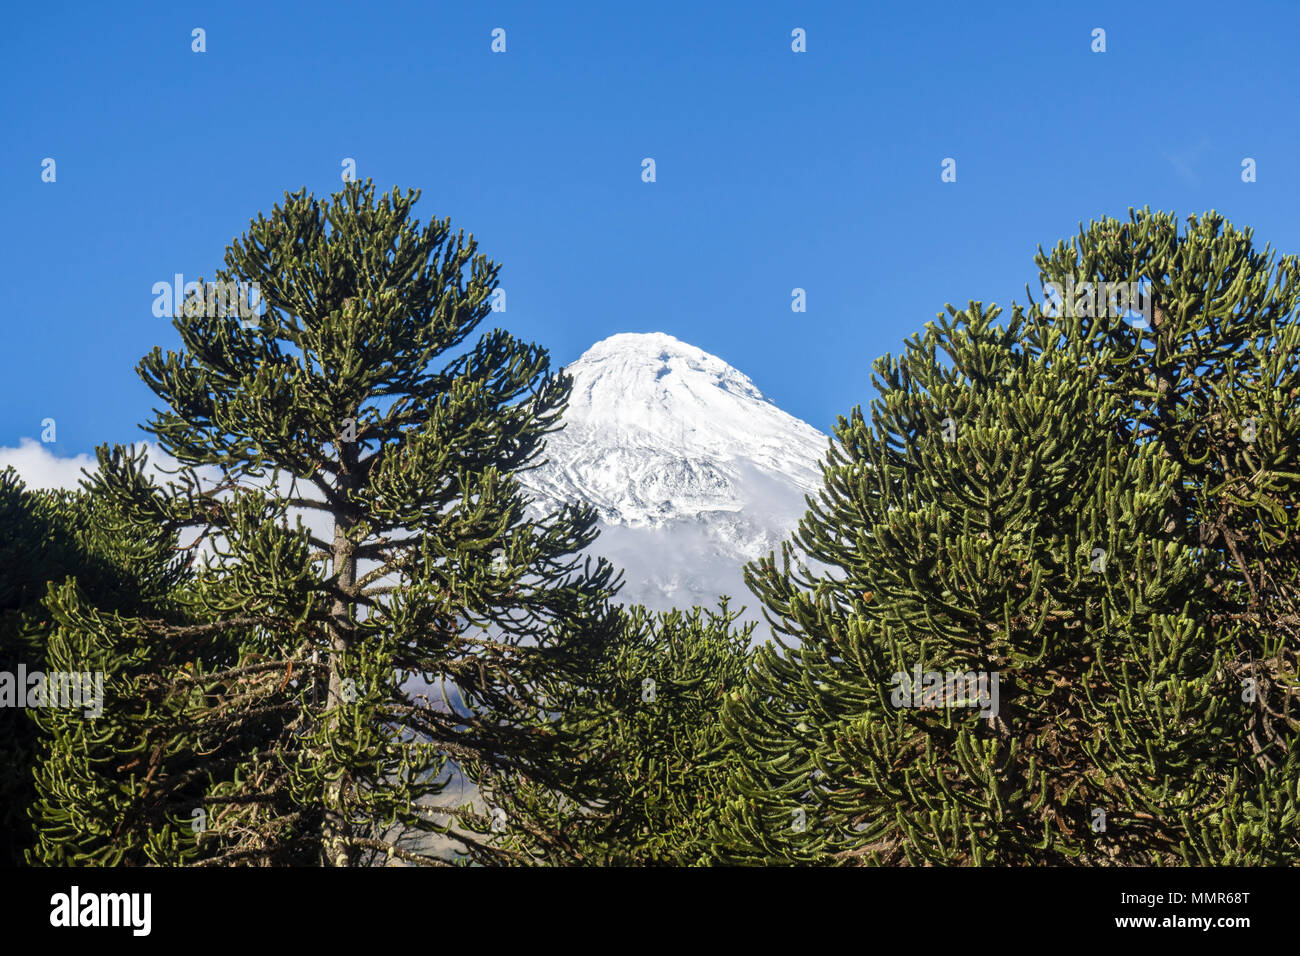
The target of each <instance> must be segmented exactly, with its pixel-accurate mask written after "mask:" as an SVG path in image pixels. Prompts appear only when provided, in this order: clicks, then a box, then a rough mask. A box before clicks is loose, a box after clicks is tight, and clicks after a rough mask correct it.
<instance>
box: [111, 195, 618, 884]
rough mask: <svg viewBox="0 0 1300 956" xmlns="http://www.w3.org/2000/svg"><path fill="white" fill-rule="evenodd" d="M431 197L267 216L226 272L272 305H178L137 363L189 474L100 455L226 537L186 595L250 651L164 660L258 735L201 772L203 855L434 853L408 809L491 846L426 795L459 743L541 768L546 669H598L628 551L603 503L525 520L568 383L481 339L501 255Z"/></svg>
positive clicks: (166, 527) (148, 494)
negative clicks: (434, 217)
mask: <svg viewBox="0 0 1300 956" xmlns="http://www.w3.org/2000/svg"><path fill="white" fill-rule="evenodd" d="M418 197H419V193H418V192H416V191H411V192H408V193H406V194H405V195H401V194H399V193H398V192H397V191H393V192H392V193H391V194H388V195H384V196H382V197H379V198H378V199H376V197H375V194H374V187H373V185H371V184H370V183H368V182H367V183H365V184H358V183H350V184H348V185H347V187H346V188H345V189H344V190H342V191H341V192H340V193H337V194H335V195H334V196H333V197H331V198H330V199H329V200H328V201H320V200H317V199H315V198H314V197H312V196H310V195H307V194H306V191H305V190H303V191H301V192H299V193H296V194H291V195H287V196H286V199H285V202H284V205H283V206H282V207H281V206H276V207H275V209H274V210H273V211H272V214H271V215H270V216H269V217H266V216H262V215H259V216H258V217H257V219H255V220H254V221H253V222H252V223H251V225H250V228H249V230H248V232H247V233H246V234H245V235H244V236H242V237H240V238H238V239H236V240H235V241H234V242H232V243H231V245H230V246H229V247H228V249H227V252H226V256H225V266H226V268H225V269H223V270H222V271H220V272H219V273H218V275H217V280H218V286H219V287H225V288H231V287H232V285H231V284H232V283H233V284H234V285H235V286H237V287H238V288H240V289H241V290H247V289H256V290H257V292H259V293H260V299H261V302H262V303H264V305H265V311H264V313H263V314H261V315H260V316H259V317H258V318H257V320H255V321H254V320H250V317H249V316H247V315H240V314H239V313H238V312H237V311H235V310H234V309H232V308H231V307H230V306H229V303H226V305H225V306H218V307H215V308H214V306H213V299H212V298H211V297H205V296H203V295H202V294H200V295H198V296H196V297H195V298H194V299H192V300H191V302H189V303H187V307H186V308H184V309H182V310H181V314H179V315H178V316H177V318H176V319H175V322H174V325H175V326H176V328H177V330H178V331H179V333H180V336H181V341H182V346H183V348H182V351H180V352H179V353H176V352H168V353H163V352H162V350H161V349H157V348H155V349H154V350H153V351H152V352H151V353H150V354H149V355H147V356H146V357H145V358H144V359H143V360H142V361H141V363H140V365H139V372H140V375H141V377H142V378H143V379H144V381H145V382H146V383H147V384H148V385H149V386H150V388H151V389H152V390H153V391H154V392H155V394H156V395H158V397H159V398H160V399H161V400H162V401H163V403H164V407H163V408H162V409H161V410H157V411H156V413H155V417H154V418H153V420H152V421H151V422H150V424H149V425H148V426H147V430H148V431H149V432H151V433H152V434H153V435H155V436H156V438H157V441H158V444H159V446H160V447H161V448H162V449H163V450H164V451H165V452H167V453H168V454H170V455H171V456H173V457H174V458H175V459H176V460H177V461H178V462H179V463H180V469H179V471H178V472H176V474H177V475H178V476H179V477H178V478H177V479H175V480H170V481H168V483H167V485H166V487H165V488H158V487H156V486H153V485H152V484H151V483H147V482H143V481H141V480H140V479H139V476H138V475H137V474H135V472H134V471H133V469H134V468H135V467H136V466H135V465H133V464H132V462H133V461H134V460H135V459H134V458H133V456H131V455H128V454H123V453H121V452H120V451H118V452H116V453H114V454H108V453H107V452H106V451H102V452H101V455H100V463H101V469H100V474H99V477H98V481H99V485H98V492H99V493H100V494H103V495H105V496H107V497H108V498H109V499H110V500H112V501H113V503H114V506H115V507H117V508H119V509H120V510H121V511H122V512H123V513H124V514H126V515H128V516H130V517H131V518H132V519H133V520H148V521H151V522H153V523H154V524H155V525H156V526H157V527H158V528H160V529H161V530H163V531H165V532H167V533H172V532H177V533H180V532H184V533H185V534H187V535H191V536H193V535H197V538H198V540H197V541H195V545H197V544H198V543H199V542H203V543H204V544H205V546H207V547H209V548H210V549H211V551H212V555H211V560H210V561H209V562H208V563H207V567H206V568H205V569H204V571H203V572H202V573H201V574H200V575H199V578H198V581H197V582H196V584H195V586H194V587H193V588H192V589H191V590H190V591H189V592H188V594H187V602H188V603H187V610H188V612H189V613H190V614H191V615H192V619H193V620H195V621H199V622H202V625H201V626H202V627H203V629H204V631H203V633H205V634H209V633H214V632H215V631H216V630H218V629H224V630H225V631H226V632H227V633H228V634H230V635H232V637H231V638H230V640H229V641H228V642H227V644H226V645H224V648H225V649H226V650H229V649H230V648H232V647H233V648H234V650H233V657H232V654H231V653H224V652H223V653H220V654H217V653H212V652H197V651H196V652H195V653H194V654H193V656H192V657H191V658H190V659H189V660H186V661H185V662H184V664H179V665H178V666H176V667H174V668H173V669H172V670H170V671H169V672H167V673H166V674H165V675H162V677H160V680H161V681H162V683H163V684H165V685H166V686H167V687H168V688H169V690H168V691H167V694H168V695H169V696H170V697H173V698H176V699H185V700H187V701H188V702H189V703H188V704H187V705H186V706H188V707H189V708H190V710H188V711H187V710H185V709H184V708H181V711H179V712H184V713H185V714H187V715H188V716H186V717H185V718H184V720H183V721H182V722H181V726H183V727H185V728H186V731H185V732H186V734H188V735H190V736H192V737H193V738H194V739H195V740H198V741H201V742H203V743H204V746H205V749H207V750H211V749H212V748H218V747H219V748H221V751H222V753H223V754H224V755H229V756H233V755H234V754H237V753H238V752H239V751H240V749H241V748H242V749H243V759H242V762H239V761H236V765H233V766H231V765H228V764H222V765H221V766H220V767H219V768H218V769H216V770H215V771H214V772H213V773H212V774H211V776H210V778H209V779H208V780H207V781H206V782H205V786H206V791H205V793H204V794H203V795H202V800H201V801H200V805H201V808H206V809H207V810H209V811H210V812H209V813H208V816H207V822H206V826H205V828H204V830H203V832H202V833H201V834H200V837H201V839H200V840H199V843H200V844H202V845H203V846H204V847H205V849H204V852H203V856H204V859H205V860H207V861H208V862H293V861H296V860H299V859H300V858H302V857H303V854H306V855H308V856H311V857H314V859H316V860H319V861H321V862H324V863H327V864H331V865H349V864H353V863H356V862H358V861H360V860H362V859H366V858H368V855H372V854H374V853H376V852H377V853H379V854H380V855H381V856H387V857H390V858H391V857H397V858H401V859H405V860H408V861H410V862H437V860H436V859H435V858H434V856H433V855H431V854H428V853H422V852H413V851H411V850H409V849H407V848H405V847H404V846H403V845H399V840H398V839H396V838H395V837H392V836H391V834H392V833H393V832H395V831H402V832H407V833H409V832H411V831H421V832H434V831H437V832H439V833H442V834H444V835H445V836H446V838H447V839H449V840H451V841H452V842H453V843H460V844H469V843H473V842H474V839H475V838H474V837H473V835H472V833H470V832H468V831H467V830H466V827H465V826H459V825H457V821H458V818H459V817H461V816H468V817H472V816H473V814H472V812H471V811H470V810H469V809H468V808H455V807H452V808H445V807H444V808H442V809H443V810H444V811H446V812H449V813H450V815H451V817H452V818H453V819H452V822H451V823H448V822H447V820H446V819H445V816H446V813H444V814H443V816H442V817H440V816H438V815H437V814H435V813H433V812H432V811H431V809H430V807H429V804H430V802H431V801H433V800H434V799H435V798H437V797H438V795H439V794H440V793H441V792H442V790H443V789H444V788H445V786H446V784H447V781H448V779H449V778H450V774H451V766H452V765H451V761H453V760H454V761H456V762H459V763H461V764H463V765H465V766H473V767H478V768H482V772H483V773H484V774H485V775H486V774H496V775H504V776H511V775H517V774H523V773H528V772H532V773H534V774H535V775H536V776H537V777H539V778H541V779H546V778H547V777H548V774H550V773H551V770H550V769H549V768H550V767H552V766H553V763H551V762H548V758H547V757H546V755H545V751H546V747H547V744H546V740H547V738H548V731H547V730H546V728H545V727H543V726H539V724H544V723H546V722H547V712H546V711H545V710H544V709H543V708H542V707H541V706H540V705H539V704H538V702H537V701H536V700H535V699H534V688H535V687H536V685H537V683H538V679H539V674H541V673H546V674H548V675H551V676H552V678H553V679H560V678H562V677H563V675H565V674H567V673H572V674H574V675H578V674H580V673H581V672H582V670H583V668H584V667H585V666H586V664H585V659H586V657H585V655H586V654H587V653H588V652H589V651H590V649H591V647H592V646H594V645H598V644H599V642H600V641H601V640H602V639H603V638H604V636H605V632H604V630H602V624H601V622H602V621H603V619H604V618H603V617H602V614H603V609H604V606H605V603H606V599H607V597H608V595H609V594H610V592H611V580H610V578H611V573H610V568H609V566H608V565H607V564H605V563H604V562H599V563H598V564H597V565H596V566H595V567H594V568H593V567H592V566H591V564H590V562H584V561H583V560H582V559H580V558H578V557H576V552H578V551H579V550H580V549H582V548H583V547H585V546H586V545H587V544H589V543H590V542H591V541H592V540H593V539H594V535H595V532H594V530H593V526H594V516H593V515H592V513H591V512H590V511H588V510H585V509H576V508H565V509H563V510H562V511H560V512H558V513H555V514H551V515H547V516H545V517H543V518H540V519H538V518H535V517H532V516H530V514H529V513H528V512H527V511H526V506H527V504H528V502H527V500H526V499H525V498H524V496H523V494H522V492H521V490H520V487H519V485H518V483H517V480H516V479H515V478H514V477H513V475H512V473H513V472H515V471H517V470H519V469H521V468H525V467H528V466H529V465H530V464H532V463H533V462H534V461H535V460H536V459H537V457H538V455H539V454H540V453H541V451H542V448H543V447H544V436H545V435H546V434H547V433H548V432H550V431H552V430H554V429H555V428H556V427H558V425H559V416H560V415H561V412H562V410H563V408H564V404H565V401H566V400H567V395H568V389H569V387H570V383H569V381H568V379H567V378H565V377H564V376H555V375H552V374H550V372H549V370H548V369H549V362H548V358H547V355H546V352H545V351H544V350H543V349H541V348H540V347H538V346H535V345H529V344H526V343H523V342H520V341H519V340H517V339H515V338H514V337H512V336H511V335H509V334H508V333H506V332H504V331H501V330H494V331H491V332H488V333H487V334H484V335H482V336H481V337H479V338H478V339H477V340H475V341H472V342H471V341H469V337H470V336H471V334H472V333H473V332H474V330H475V329H476V328H477V327H478V326H479V324H480V323H481V322H482V321H483V319H484V318H486V317H487V316H488V314H489V312H490V304H489V302H488V297H489V296H490V295H491V293H492V291H493V289H494V287H495V286H496V278H497V274H498V267H497V266H496V265H495V264H493V263H491V262H489V261H488V260H487V259H486V258H485V257H484V256H482V255H478V254H476V244H475V242H474V240H473V237H470V238H469V239H468V240H466V238H465V236H464V234H463V233H461V234H459V235H455V236H453V235H452V233H451V228H450V224H449V222H448V221H447V220H442V221H434V222H432V223H430V224H429V225H428V226H425V227H423V228H421V226H420V224H419V223H418V222H417V221H416V220H414V219H413V218H412V215H411V212H412V206H413V204H414V202H415V201H416V200H417V199H418ZM206 287H207V286H206V285H205V288H206ZM205 299H206V301H205ZM205 476H206V477H205ZM212 476H215V477H212ZM291 516H292V517H293V518H294V524H293V526H290V524H289V519H290V517H291ZM86 626H87V627H92V628H93V627H100V626H102V625H95V624H87V625H86ZM151 633H153V634H154V635H155V636H154V638H153V639H154V640H158V641H167V642H171V641H176V640H179V639H180V637H181V636H182V633H194V632H193V631H190V632H179V631H177V630H174V629H169V628H168V627H165V626H164V627H154V628H153V629H152V631H151ZM272 677H274V679H272ZM168 746H173V744H171V743H168V744H166V745H165V746H164V750H166V747H168ZM534 765H535V766H534ZM475 782H477V781H475ZM472 822H473V821H472V820H470V821H469V823H470V824H471V825H472ZM481 852H482V853H484V854H488V855H490V854H491V847H490V846H488V847H486V848H482V849H481Z"/></svg>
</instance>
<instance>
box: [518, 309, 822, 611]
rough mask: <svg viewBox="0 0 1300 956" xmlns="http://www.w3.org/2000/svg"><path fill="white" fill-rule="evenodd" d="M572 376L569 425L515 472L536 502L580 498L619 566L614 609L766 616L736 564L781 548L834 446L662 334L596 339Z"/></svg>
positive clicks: (717, 364)
mask: <svg viewBox="0 0 1300 956" xmlns="http://www.w3.org/2000/svg"><path fill="white" fill-rule="evenodd" d="M566 371H567V372H568V373H569V374H570V375H571V376H572V377H573V394H572V397H571V399H570V402H569V408H568V411H567V413H566V414H565V418H564V421H565V428H564V429H563V430H562V431H560V432H557V433H556V434H553V435H551V436H550V437H549V439H548V444H547V449H546V454H545V456H544V457H545V458H546V459H547V463H546V464H544V465H543V466H541V467H540V468H537V469H534V470H532V471H529V472H526V473H524V474H523V475H521V476H520V477H521V480H522V482H523V484H524V486H525V488H526V489H527V490H528V491H530V492H531V493H532V495H533V497H534V499H535V500H536V502H537V504H538V505H539V506H541V507H543V508H546V509H550V508H553V507H554V506H555V505H557V504H559V503H561V502H566V501H574V502H586V503H589V504H591V505H593V506H594V507H595V508H596V510H597V512H598V514H599V518H600V521H599V524H600V532H601V534H600V537H599V539H597V541H596V542H595V544H594V545H592V547H591V549H590V550H591V552H592V553H593V554H598V555H604V556H605V557H608V558H609V559H610V560H611V561H613V562H614V563H615V565H617V566H618V567H621V568H623V569H624V571H625V573H624V582H625V583H624V586H623V590H622V591H621V592H620V593H619V599H620V600H622V601H624V602H628V603H631V602H637V603H642V604H645V605H646V606H648V607H652V608H656V609H658V608H669V607H674V606H675V607H690V606H691V605H694V604H703V605H705V606H706V607H716V605H717V598H718V596H719V595H720V594H728V595H730V596H731V598H732V602H731V603H732V607H733V609H738V608H740V606H741V605H746V606H747V607H748V613H746V615H745V618H746V619H749V620H761V613H760V612H759V611H758V607H757V600H756V599H755V598H754V596H753V594H751V593H750V591H749V589H748V588H746V587H745V584H744V577H743V574H742V566H743V565H744V564H745V563H746V562H747V561H750V560H752V559H754V558H756V557H758V556H759V555H762V554H766V553H767V552H769V551H772V550H777V549H779V547H780V542H781V541H782V539H784V538H785V537H786V536H787V535H788V534H789V533H790V531H792V530H793V529H794V527H795V525H796V524H797V523H798V521H799V518H800V517H801V516H802V515H803V513H804V510H805V508H806V504H805V502H804V495H805V494H815V493H816V491H817V489H818V488H819V487H820V484H821V475H820V472H819V470H818V467H817V465H818V462H819V461H820V460H821V459H822V458H824V457H825V454H826V448H827V438H826V436H825V435H823V434H822V433H821V432H819V431H818V430H817V429H815V428H813V427H812V426H811V425H809V424H807V423H806V422H802V421H800V420H799V419H797V418H795V417H794V416H792V415H789V414H787V413H786V412H783V411H782V410H781V409H779V408H777V407H776V406H775V405H774V404H772V403H771V402H770V401H769V400H768V399H766V398H764V397H763V394H762V392H760V391H759V390H758V388H757V387H756V386H755V385H754V383H753V382H752V381H750V380H749V378H748V377H747V376H746V375H744V374H742V373H741V372H739V371H737V370H736V369H734V368H732V367H731V366H730V365H728V364H727V363H726V362H724V361H723V360H722V359H720V358H718V357H717V356H714V355H710V354H709V353H707V352H705V351H703V350H702V349H699V348H696V347H695V346H693V345H688V344H686V343H685V342H681V341H679V340H678V339H675V338H673V337H672V336H671V335H666V334H664V333H662V332H652V333H648V334H633V333H623V334H620V335H614V336H611V337H610V338H607V339H605V340H604V341H602V342H597V343H596V344H595V345H593V346H592V347H591V348H590V349H588V350H587V351H586V352H585V353H584V354H583V355H582V357H581V358H579V359H578V360H577V361H576V362H574V363H573V364H572V365H570V366H569V367H568V368H567V369H566Z"/></svg>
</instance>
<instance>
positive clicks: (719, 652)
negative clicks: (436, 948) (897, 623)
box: [489, 598, 753, 866]
mask: <svg viewBox="0 0 1300 956" xmlns="http://www.w3.org/2000/svg"><path fill="white" fill-rule="evenodd" d="M737 617H738V615H737V613H736V612H733V611H730V610H729V609H728V607H727V602H726V599H725V598H724V599H723V600H722V602H721V604H720V606H719V608H718V610H716V611H712V610H704V609H701V608H698V607H696V608H693V609H691V610H690V611H677V610H675V611H670V612H661V613H652V612H649V611H647V610H646V609H645V608H643V607H640V606H635V607H632V608H629V609H627V611H626V612H625V614H624V615H623V616H622V618H621V624H622V626H621V627H619V628H617V630H616V631H614V632H613V633H612V634H611V635H610V636H609V638H608V639H607V641H606V644H605V648H604V652H603V653H602V654H600V655H599V657H598V658H594V659H593V666H592V668H591V671H590V673H589V674H588V675H587V677H586V679H585V680H584V681H582V682H574V681H556V680H548V681H545V687H546V691H545V693H546V694H547V696H548V698H549V699H551V700H553V701H555V702H556V710H557V713H559V714H561V715H562V717H561V719H560V720H559V721H558V723H557V727H556V729H557V732H558V734H559V736H560V737H561V738H562V739H566V740H571V741H574V742H575V743H576V744H577V747H576V748H574V750H573V751H572V752H571V753H569V754H567V755H564V756H565V757H567V763H566V761H565V760H561V759H559V758H560V757H561V754H559V753H558V752H557V753H556V758H557V760H556V762H557V764H559V765H561V766H564V767H567V771H568V773H570V774H571V775H572V776H573V778H574V782H575V783H577V782H578V781H582V782H583V783H584V784H585V791H584V793H585V799H584V800H582V801H580V802H579V801H575V800H572V799H569V798H568V796H567V795H566V793H565V792H563V791H560V790H557V789H556V788H554V787H553V786H542V785H538V784H532V783H530V782H527V781H523V782H519V783H517V785H515V786H512V787H510V788H509V790H508V791H506V792H498V793H495V794H494V795H493V798H492V804H493V809H494V810H499V811H501V813H502V814H504V816H505V819H507V820H511V821H517V822H518V824H519V825H518V826H516V827H515V828H514V829H513V833H512V835H513V837H514V839H513V842H512V844H511V845H512V847H513V849H514V850H515V852H516V854H517V855H516V856H515V857H514V858H515V859H516V860H518V861H519V862H524V863H535V864H541V865H550V866H554V865H565V864H568V865H582V866H652V865H669V866H691V865H702V864H709V863H711V862H714V846H713V832H712V831H713V827H714V824H715V822H716V820H717V817H718V814H719V811H720V809H721V806H722V803H723V797H724V795H725V793H726V788H727V787H728V786H729V780H728V772H729V767H730V763H731V761H732V760H733V759H734V755H735V753H736V752H735V750H734V749H733V748H731V747H729V746H728V741H726V739H725V738H724V737H723V734H722V725H721V714H722V707H723V702H724V700H725V697H726V695H727V694H729V693H731V692H733V691H734V690H735V689H736V688H737V687H738V686H739V684H740V681H741V680H742V679H743V677H744V673H745V668H746V664H747V660H748V647H749V637H750V634H751V632H752V631H753V624H749V625H745V626H740V627H738V626H736V618H737ZM568 789H569V790H570V791H572V790H575V789H577V788H576V787H570V788H568ZM489 833H490V826H489Z"/></svg>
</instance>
